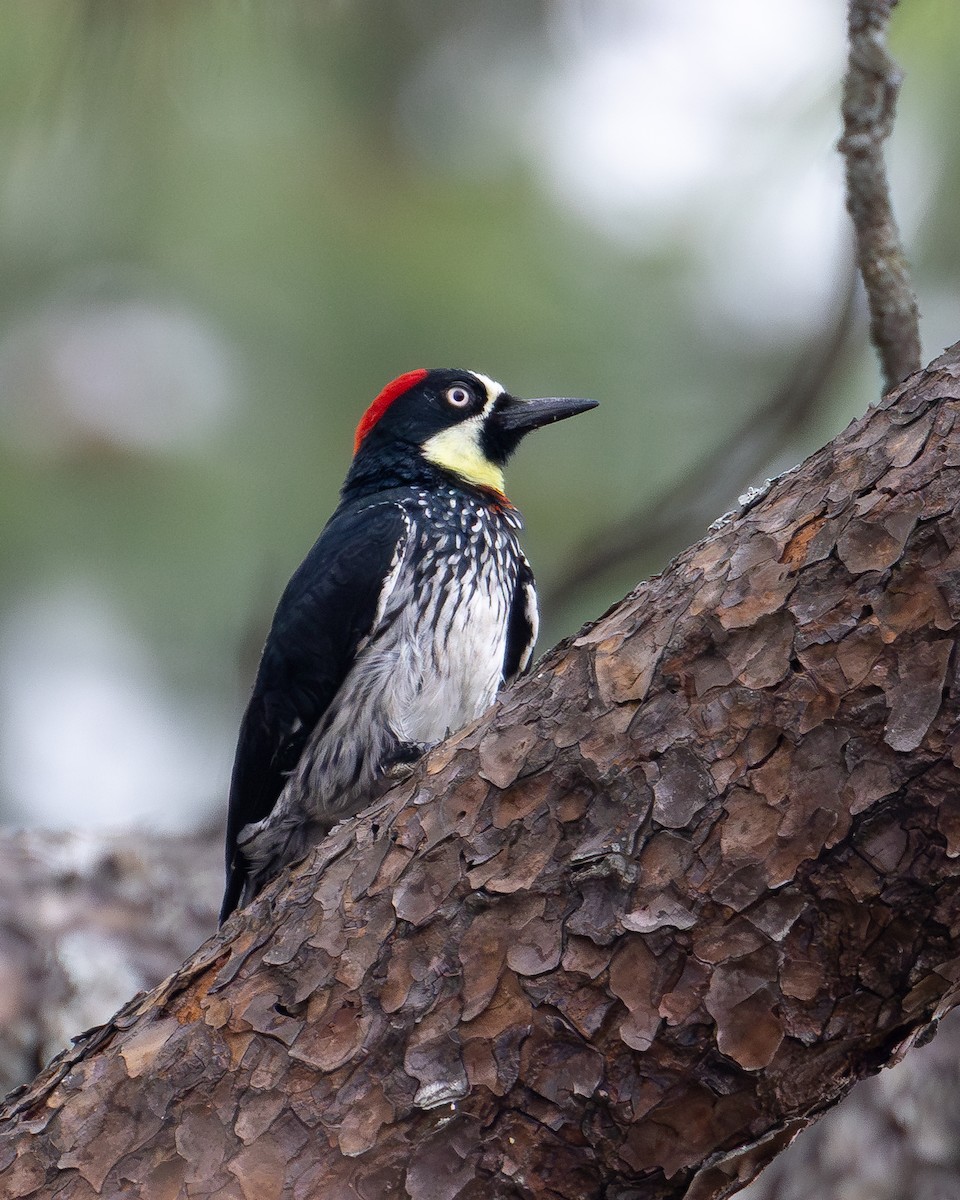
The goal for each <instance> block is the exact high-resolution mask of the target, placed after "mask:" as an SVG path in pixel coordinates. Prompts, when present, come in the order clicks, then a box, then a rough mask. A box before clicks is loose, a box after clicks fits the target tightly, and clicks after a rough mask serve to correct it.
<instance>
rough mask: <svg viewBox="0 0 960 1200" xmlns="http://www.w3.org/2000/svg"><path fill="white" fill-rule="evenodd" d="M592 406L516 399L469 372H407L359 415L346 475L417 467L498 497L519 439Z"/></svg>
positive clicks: (578, 402) (582, 402)
mask: <svg viewBox="0 0 960 1200" xmlns="http://www.w3.org/2000/svg"><path fill="white" fill-rule="evenodd" d="M596 406H597V401H596V400H574V399H570V398H567V397H550V398H545V399H539V400H518V399H517V398H516V397H515V396H511V395H510V394H509V392H507V391H506V390H505V389H504V388H503V387H501V385H500V384H499V383H496V382H495V381H494V380H492V379H488V378H487V376H486V375H480V374H479V373H477V372H475V371H458V370H453V369H449V368H444V369H441V370H434V371H425V370H420V371H409V372H408V373H407V374H406V375H401V376H400V377H399V378H398V379H394V380H393V382H392V383H389V384H387V386H386V387H385V388H384V389H383V391H382V392H381V393H380V395H379V396H378V397H377V398H376V400H374V402H373V404H371V405H370V407H369V408H368V409H367V411H366V413H364V416H363V419H362V420H361V422H360V424H359V425H358V426H357V433H356V438H355V440H354V460H353V462H354V465H353V470H352V471H351V476H354V475H367V474H369V472H370V469H371V468H374V467H376V466H377V464H378V463H379V462H387V463H389V464H391V465H394V464H398V463H399V462H400V461H401V460H402V461H405V462H407V463H414V464H415V463H417V462H419V463H421V464H422V463H427V464H430V466H431V467H432V468H436V467H439V468H440V469H441V470H442V471H447V472H450V473H451V474H453V475H454V476H456V477H457V478H458V479H460V480H464V481H466V482H467V483H469V484H472V485H473V486H475V487H481V488H489V489H492V490H494V491H496V492H499V493H501V494H502V493H503V487H504V483H503V468H504V465H505V463H506V461H507V459H508V458H509V457H510V455H511V454H512V453H513V451H514V450H515V449H516V448H517V446H518V445H519V443H520V440H521V438H522V437H523V436H524V434H527V433H529V432H530V431H531V430H532V429H539V428H540V426H541V425H549V424H551V423H552V422H553V421H562V420H564V418H566V417H572V416H575V415H576V414H577V413H581V412H586V411H587V409H590V408H596ZM349 479H350V477H348V482H349Z"/></svg>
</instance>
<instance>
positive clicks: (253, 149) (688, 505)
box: [0, 0, 960, 832]
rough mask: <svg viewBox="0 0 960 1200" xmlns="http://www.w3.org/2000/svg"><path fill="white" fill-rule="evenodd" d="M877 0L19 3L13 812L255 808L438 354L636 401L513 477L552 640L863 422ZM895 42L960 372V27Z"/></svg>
mask: <svg viewBox="0 0 960 1200" xmlns="http://www.w3.org/2000/svg"><path fill="white" fill-rule="evenodd" d="M845 9H846V5H845V3H844V2H843V0H778V3H777V4H776V5H771V4H769V0H726V2H725V3H724V4H722V5H718V4H716V3H715V0H685V2H684V3H682V4H677V3H676V0H589V2H587V0H583V2H574V0H554V2H552V3H547V2H545V0H542V2H537V0H487V2H485V3H484V4H481V5H477V4H475V3H470V2H467V0H405V2H403V0H391V2H389V3H388V2H376V0H351V2H349V3H347V2H335V0H326V2H324V0H310V2H299V3H298V2H296V0H279V2H274V3H241V2H239V0H219V2H218V0H207V2H206V3H204V4H196V3H195V2H194V0H163V2H162V3H161V2H159V0H158V2H156V3H140V4H136V5H133V4H129V3H125V2H124V0H4V3H3V5H2V6H0V529H2V537H0V819H2V820H3V821H4V822H6V823H7V824H17V825H24V824H26V825H34V826H37V825H46V826H56V827H68V826H82V827H85V828H92V829H97V828H103V829H107V828H111V829H113V828H119V829H141V830H156V831H160V832H177V831H183V830H186V829H189V828H193V827H201V826H203V825H209V824H210V823H211V822H215V821H217V820H219V819H220V818H221V815H222V811H223V807H224V804H225V793H226V785H227V779H228V775H229V768H230V762H231V758H232V751H233V740H234V736H235V732H236V727H237V723H238V721H239V716H240V713H241V710H242V707H243V704H244V702H245V698H246V693H247V690H248V688H249V686H250V683H251V681H252V677H253V673H254V670H255V666H256V660H257V656H258V653H259V648H260V645H261V643H262V639H263V636H264V634H265V632H266V629H267V626H268V624H269V620H270V616H271V613H272V609H273V605H274V604H275V602H276V599H277V597H278V596H279V593H280V591H281V590H282V587H283V585H284V584H285V582H286V580H287V578H288V577H289V575H290V573H291V572H292V570H293V569H294V568H295V566H296V565H297V563H298V562H299V560H300V558H301V557H302V556H303V554H304V553H305V552H306V550H307V549H308V547H309V546H310V544H311V543H312V541H313V540H314V538H315V536H316V535H317V533H318V532H319V530H320V528H321V526H322V525H323V523H324V521H325V520H326V518H327V516H328V515H329V513H330V512H331V510H332V508H333V506H334V504H335V502H336V497H337V491H338V488H339V485H340V482H341V480H342V478H343V475H344V473H345V470H346V467H347V464H348V460H349V456H350V452H351V436H352V431H353V428H354V426H355V425H356V423H357V420H358V419H359V417H360V415H361V413H362V411H363V410H364V408H365V407H366V406H367V405H368V404H369V402H370V401H371V400H372V399H373V397H374V396H375V395H376V393H377V392H378V391H379V389H380V388H381V387H382V386H383V384H384V383H385V382H386V381H387V380H389V379H391V378H392V377H393V376H395V375H397V374H399V373H401V372H402V371H406V370H409V369H411V368H413V367H418V366H465V367H470V368H475V369H477V370H481V371H484V372H485V373H487V374H489V375H492V376H494V377H495V378H497V379H499V380H501V381H502V382H504V383H505V384H506V386H507V387H508V388H510V389H511V390H512V391H515V392H516V393H518V394H520V395H544V394H551V393H554V394H556V393H559V394H568V395H586V396H594V397H596V398H597V399H599V400H600V401H601V402H602V407H601V408H600V409H599V410H598V411H597V412H596V413H593V414H591V415H590V416H589V417H586V418H583V419H582V420H578V421H576V422H570V423H569V424H565V425H562V426H558V427H557V428H556V429H554V430H550V431H547V432H546V433H544V434H543V435H542V436H540V437H538V438H537V439H531V440H530V442H529V443H527V444H525V445H524V447H523V449H522V450H521V452H520V453H519V454H518V455H517V457H516V459H515V460H514V462H513V464H512V469H511V470H510V472H509V486H510V494H511V497H512V498H513V499H514V501H515V502H516V503H517V504H518V506H519V507H520V508H521V510H522V511H523V513H524V515H525V517H526V521H527V527H528V528H527V535H526V545H527V548H528V551H529V554H530V557H531V559H532V561H533V564H534V567H535V569H536V570H537V573H538V577H539V580H540V583H541V588H542V594H543V599H544V608H545V613H544V618H545V620H544V633H543V637H542V640H541V650H543V649H546V648H547V647H548V646H549V645H550V644H551V643H552V642H554V641H555V640H557V639H558V638H559V637H561V636H564V635H565V634H568V633H570V632H572V631H574V630H575V629H576V628H577V627H578V626H579V625H580V624H581V623H582V622H583V621H585V620H587V619H588V618H590V617H592V616H596V615H597V614H598V613H599V612H600V611H602V610H603V609H604V608H606V607H607V606H608V605H609V604H611V603H613V602H614V601H616V600H617V599H619V598H620V596H621V595H622V594H623V593H624V592H625V591H626V590H628V589H629V588H630V587H631V586H632V585H633V584H635V583H636V582H637V581H638V580H639V579H640V578H642V577H643V576H645V575H647V574H650V573H651V572H654V571H657V570H659V569H661V568H662V567H663V566H664V565H665V564H666V562H667V561H669V559H670V557H671V556H672V555H673V554H674V553H676V552H677V551H678V550H680V549H682V548H683V547H684V546H685V545H686V544H688V543H689V542H690V541H692V540H695V539H696V538H697V537H699V536H701V535H702V533H703V532H704V530H705V528H706V526H707V525H708V524H709V523H710V521H711V520H713V519H714V518H715V517H716V516H719V515H720V514H721V513H722V512H723V511H724V510H725V509H728V508H730V507H731V506H732V505H734V504H735V503H736V499H737V495H738V494H739V493H740V492H742V491H744V490H745V488H746V487H747V486H748V485H749V484H751V483H759V482H762V481H763V479H765V478H766V477H767V476H768V475H772V474H776V473H777V472H779V471H781V470H783V469H785V468H787V467H789V466H791V465H793V464H794V463H795V462H797V461H798V460H799V459H801V458H802V457H803V456H804V455H805V454H806V453H808V452H809V451H811V450H812V449H814V448H816V447H817V446H819V445H820V444H822V443H823V442H824V441H825V440H827V439H828V438H830V437H831V436H832V435H833V434H834V433H836V432H837V431H839V429H841V428H842V427H843V426H844V425H845V424H846V423H847V421H849V420H850V419H851V418H852V417H854V416H857V415H859V414H860V413H862V412H863V410H864V409H865V408H866V406H867V405H868V404H869V403H870V402H871V401H873V400H874V399H876V397H877V395H878V393H879V386H880V385H879V373H878V371H877V368H876V365H875V363H874V360H873V357H872V355H871V353H870V352H869V351H868V349H867V348H866V344H865V343H866V334H865V326H864V320H863V316H862V313H860V312H859V310H857V311H856V312H855V314H854V319H853V321H852V324H851V321H850V319H849V318H850V308H849V305H846V304H845V296H846V294H847V292H848V289H849V282H850V262H849V259H850V255H849V245H848V235H847V220H846V216H845V213H844V210H843V193H842V170H841V164H840V161H839V157H838V155H837V154H836V152H835V143H836V140H837V137H838V133H839V117H838V104H839V93H840V83H841V78H842V73H843V65H844V50H845V46H844V32H845ZM892 43H893V50H894V52H895V54H896V55H897V57H898V59H899V61H900V63H901V65H902V66H903V67H904V69H905V71H906V83H905V87H904V90H903V93H902V97H901V104H900V116H899V121H898V124H897V129H896V133H895V136H894V138H893V141H892V144H891V147H890V152H889V160H890V164H891V171H892V178H893V185H894V195H895V202H896V207H897V212H898V216H899V218H900V222H901V228H902V231H903V234H904V237H905V241H906V244H907V248H908V253H909V256H910V258H911V260H912V263H913V265H914V269H915V282H916V285H917V289H918V292H919V296H920V304H921V309H922V313H923V320H924V324H923V333H924V338H925V346H924V350H925V357H931V356H933V355H935V354H936V353H937V352H939V350H940V349H941V348H942V347H943V345H945V344H947V343H949V342H952V341H955V340H957V338H960V310H958V304H957V293H958V281H960V241H958V239H957V236H956V232H957V223H958V217H957V209H956V201H955V196H956V193H957V176H958V173H960V125H958V123H957V121H956V112H957V111H958V100H960V96H958V93H960V74H958V72H957V71H956V62H957V60H958V57H960V11H958V8H957V6H956V5H955V4H954V3H953V2H952V0H911V3H910V4H909V5H904V6H901V8H899V9H898V10H897V11H896V13H895V16H894V22H893V28H892ZM854 307H855V308H856V306H854Z"/></svg>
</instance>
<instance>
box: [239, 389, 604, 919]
mask: <svg viewBox="0 0 960 1200" xmlns="http://www.w3.org/2000/svg"><path fill="white" fill-rule="evenodd" d="M595 406H596V401H594V400H579V399H578V400H574V399H567V398H551V399H539V400H519V399H517V398H515V397H514V396H511V395H510V394H509V393H508V392H506V391H505V390H504V388H503V387H502V386H501V385H500V384H499V383H496V382H494V381H493V380H492V379H489V378H487V376H485V375H480V374H478V373H477V372H474V371H459V370H449V369H444V370H431V371H427V370H419V371H410V372H408V373H407V374H405V375H401V376H400V377H399V378H398V379H395V380H394V381H393V382H392V383H390V384H388V385H387V386H386V387H385V388H384V389H383V391H382V392H381V393H380V395H379V396H378V397H377V398H376V400H374V402H373V404H371V406H370V407H369V408H368V409H367V411H366V413H365V414H364V416H363V418H362V420H361V421H360V424H359V425H358V427H357V431H356V437H355V441H354V458H353V463H352V465H351V467H350V470H349V472H348V474H347V478H346V480H345V482H344V484H343V488H342V490H341V493H340V503H339V506H338V507H337V510H336V512H335V513H334V514H333V516H332V517H331V518H330V520H329V522H328V523H327V525H326V527H325V528H324V530H323V532H322V533H321V534H320V537H319V539H318V540H317V542H316V543H315V545H314V546H313V548H312V550H311V551H310V553H309V554H308V555H307V557H306V558H305V559H304V561H303V563H302V564H301V565H300V567H299V568H298V569H297V571H296V572H295V574H294V575H293V578H292V579H291V580H290V582H289V584H288V585H287V587H286V590H285V591H284V593H283V595H282V597H281V599H280V603H279V605H278V607H277V611H276V614H275V615H274V618H273V625H272V627H271V629H270V633H269V635H268V637H267V641H266V645H265V646H264V650H263V655H262V658H261V661H260V667H259V670H258V672H257V677H256V682H255V683H254V687H253V693H252V696H251V698H250V703H249V705H248V706H247V710H246V713H245V714H244V717H243V721H242V724H241V726H240V734H239V738H238V742H237V750H236V757H235V760H234V767H233V775H232V780H231V785H230V806H229V817H228V824H227V847H226V859H227V886H226V892H225V894H224V898H223V907H222V910H221V913H220V920H221V923H222V922H223V921H224V920H226V918H227V917H228V916H229V915H230V913H231V912H232V911H233V910H234V909H235V908H236V907H237V906H238V904H247V903H248V902H249V901H250V900H251V899H252V898H253V897H254V896H255V895H256V894H257V892H258V891H259V890H260V889H261V888H262V887H263V885H264V884H265V883H266V882H267V881H268V880H270V879H271V878H273V876H275V875H276V874H277V873H278V872H279V871H280V869H281V868H282V867H283V866H285V865H287V864H288V863H291V862H294V861H296V860H297V859H298V858H301V857H302V856H303V854H304V853H305V852H306V850H307V849H308V848H309V846H310V845H311V844H313V843H314V842H316V841H318V840H319V838H320V837H322V836H323V835H324V834H325V833H326V832H328V831H329V830H330V829H331V828H332V827H333V826H334V825H335V824H336V823H337V821H339V820H341V819H342V818H344V817H346V816H349V815H350V814H352V813H355V812H357V811H359V810H360V809H361V808H363V807H364V805H365V804H367V803H369V802H370V801H371V799H372V798H373V796H374V795H375V794H376V787H377V784H378V781H379V780H381V779H382V778H383V777H384V776H385V775H388V774H392V773H395V772H400V771H402V770H404V769H405V767H406V766H407V765H408V764H411V763H412V762H413V761H415V760H416V759H417V758H418V757H419V756H420V755H421V754H422V753H423V752H424V751H425V750H426V749H427V748H429V747H430V746H433V745H435V744H436V743H437V742H439V741H441V740H442V739H443V738H444V737H446V736H447V734H448V733H451V732H453V731H454V730H456V729H459V728H461V727H462V726H463V725H465V724H467V722H469V721H471V720H473V718H474V717H477V716H479V715H480V713H482V712H483V711H484V709H486V708H487V707H488V706H489V705H490V704H491V702H492V701H493V699H494V697H495V695H496V694H497V692H498V691H499V690H500V688H501V687H502V686H503V685H504V683H505V682H507V681H509V680H510V679H512V678H513V677H514V676H516V675H518V674H520V673H521V672H522V671H524V670H526V668H527V667H528V666H529V664H530V659H531V656H532V654H533V647H534V642H535V641H536V636H537V623H538V615H537V598H536V591H535V588H534V580H533V573H532V571H531V570H530V566H529V564H528V562H527V560H526V558H525V557H524V554H523V551H522V550H521V548H520V542H519V539H518V533H519V531H520V528H521V525H522V522H521V518H520V514H519V513H518V512H517V510H516V509H515V508H514V507H513V505H512V504H511V503H510V501H509V500H508V499H507V497H506V495H505V494H504V490H503V489H504V481H503V467H504V465H505V463H506V461H507V459H508V458H509V457H510V455H511V454H512V452H513V451H514V450H515V449H516V447H517V445H518V443H519V442H520V440H521V438H522V437H523V436H524V435H525V434H526V433H528V432H529V431H530V430H532V429H538V428H539V427H540V426H542V425H547V424H550V423H551V422H553V421H560V420H563V419H564V418H566V417H572V416H574V415H575V414H577V413H581V412H585V411H586V410H587V409H590V408H594V407H595Z"/></svg>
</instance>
